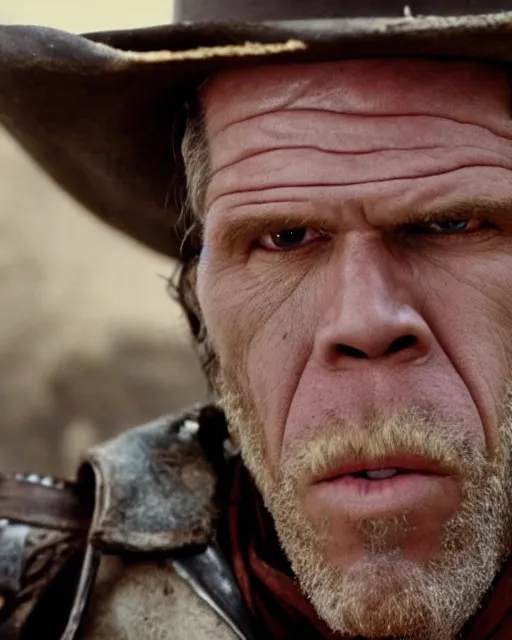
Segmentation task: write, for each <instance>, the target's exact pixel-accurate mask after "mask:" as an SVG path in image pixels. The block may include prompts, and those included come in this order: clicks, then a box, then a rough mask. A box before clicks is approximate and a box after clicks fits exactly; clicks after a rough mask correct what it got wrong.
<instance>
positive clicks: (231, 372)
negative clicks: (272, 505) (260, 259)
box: [197, 256, 325, 466]
mask: <svg viewBox="0 0 512 640" xmlns="http://www.w3.org/2000/svg"><path fill="white" fill-rule="evenodd" d="M218 263H220V260H219V261H218V262H217V260H215V259H214V257H213V256H211V257H208V258H205V259H202V260H201V264H200V266H199V269H198V279H197V295H198V300H199V303H200V306H201V309H202V312H203V316H204V320H205V324H206V328H207V331H208V333H209V335H210V339H211V340H212V344H213V347H214V349H215V352H216V354H217V356H218V358H219V364H220V370H221V375H222V376H223V377H224V378H225V380H226V381H227V383H228V384H229V382H230V381H234V382H236V384H237V386H239V387H241V389H242V390H243V391H244V393H245V394H246V395H247V396H248V397H249V398H250V400H251V402H250V404H251V405H252V409H253V411H255V412H257V417H258V420H259V422H260V423H261V424H262V425H263V428H264V430H265V434H264V435H265V441H266V445H267V451H268V454H269V458H270V460H269V462H270V464H271V465H272V466H275V465H277V462H278V460H279V457H280V447H281V441H282V437H283V430H284V424H285V422H286V418H287V413H288V410H289V406H290V403H291V400H292V398H293V395H294V393H295V390H296V388H297V385H298V383H299V380H300V377H301V374H302V370H303V367H304V365H305V363H306V362H307V360H308V357H309V354H310V352H311V348H312V344H313V340H314V333H315V326H316V323H317V318H318V311H317V310H318V309H319V307H320V301H319V300H318V299H317V298H318V292H319V291H322V290H323V289H325V287H321V286H318V283H317V282H315V281H314V280H318V278H315V276H314V275H313V274H311V273H307V272H306V271H305V270H304V269H302V268H300V266H299V268H295V269H294V270H293V271H292V272H290V273H289V274H288V275H287V276H285V275H284V274H283V269H275V268H273V267H271V266H270V265H269V264H266V265H265V264H261V263H259V264H258V265H254V266H252V265H245V266H242V265H239V264H232V265H228V266H225V267H223V268H222V269H221V268H219V267H218V266H217V264H218ZM296 266H297V265H296ZM277 273H278V274H279V275H277Z"/></svg>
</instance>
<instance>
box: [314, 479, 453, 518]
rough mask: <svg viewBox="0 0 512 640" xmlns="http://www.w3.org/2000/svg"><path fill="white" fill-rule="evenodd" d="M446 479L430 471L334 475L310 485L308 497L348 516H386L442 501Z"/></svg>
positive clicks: (320, 504)
mask: <svg viewBox="0 0 512 640" xmlns="http://www.w3.org/2000/svg"><path fill="white" fill-rule="evenodd" d="M449 482H451V480H450V478H448V477H447V476H442V475H437V474H429V473H403V474H399V475H396V476H393V477H392V478H386V479H384V480H368V479H366V478H360V477H355V476H337V477H335V478H332V479H330V480H325V481H322V482H318V483H317V484H315V485H313V486H312V487H310V490H311V493H310V498H311V500H312V505H314V508H315V509H328V510H333V509H334V510H335V511H338V512H343V513H345V514H346V515H347V517H348V518H350V519H352V518H354V519H360V518H376V517H389V516H392V515H398V514H403V513H407V512H409V511H411V510H416V509H419V508H422V507H428V506H429V505H432V503H433V502H437V503H438V502H439V500H441V501H443V499H446V490H447V487H448V484H447V483H449ZM308 493H309V492H308Z"/></svg>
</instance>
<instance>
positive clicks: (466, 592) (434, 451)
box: [218, 381, 512, 640]
mask: <svg viewBox="0 0 512 640" xmlns="http://www.w3.org/2000/svg"><path fill="white" fill-rule="evenodd" d="M218 388H219V391H220V395H221V398H222V406H223V408H224V410H225V412H226V416H227V419H228V422H229V425H230V430H231V434H232V437H233V439H234V440H235V441H236V442H237V444H238V445H239V446H240V450H241V455H242V458H243V460H244V464H245V466H246V467H247V468H248V470H249V471H250V473H251V475H252V476H253V478H254V480H255V483H256V485H257V487H258V489H259V491H260V493H261V495H262V497H263V500H264V502H265V505H266V506H267V508H268V510H269V512H270V513H271V515H272V517H273V520H274V523H275V527H276V531H277V534H278V537H279V540H280V543H281V546H282V548H283V550H284V552H285V554H286V555H287V557H288V559H289V561H290V563H291V566H292V569H293V571H294V574H295V576H296V577H297V579H298V581H299V583H300V586H301V589H302V591H303V593H304V594H305V595H306V597H307V598H308V599H309V600H310V601H311V603H312V605H313V607H314V608H315V610H316V612H317V614H318V615H319V616H320V618H322V619H323V620H324V621H325V622H326V623H327V625H328V626H329V627H330V628H331V629H332V630H333V631H334V632H339V633H341V634H345V635H347V636H363V637H367V638H389V637H395V638H410V639H414V640H449V639H451V638H453V637H454V636H455V635H456V634H457V633H458V632H459V631H460V629H461V628H462V627H463V625H464V623H465V622H466V621H467V620H468V619H469V618H470V617H471V616H472V615H473V614H474V613H475V611H476V610H477V608H478V606H479V604H480V602H481V600H482V598H483V596H484V594H485V593H486V591H487V590H488V589H489V587H490V586H491V584H492V582H493V580H494V578H495V577H496V574H497V572H498V571H499V569H500V567H501V565H502V564H503V562H504V560H505V559H506V557H507V556H508V554H509V552H510V550H511V548H512V545H511V534H510V531H511V529H512V518H511V514H510V505H511V497H512V473H511V469H510V466H511V465H510V459H511V452H512V409H511V405H510V394H507V399H506V402H504V408H503V415H502V419H501V421H500V432H499V435H500V439H499V446H498V447H497V449H496V450H495V451H494V452H493V454H492V456H486V455H484V454H483V453H482V452H481V451H480V450H479V449H478V447H477V446H476V445H475V444H474V442H473V441H472V440H471V439H469V438H467V437H466V438H464V437H459V438H457V437H455V436H454V429H453V426H450V425H446V424H441V423H439V422H438V421H435V420H433V419H432V418H431V417H430V416H429V414H428V412H427V413H426V412H425V411H423V410H414V409H413V410H407V411H403V412H399V413H397V414H394V415H393V416H377V415H375V416H371V417H369V419H368V420H367V422H366V424H365V425H364V427H363V428H361V427H359V428H358V429H354V428H351V427H350V426H348V425H346V424H344V423H343V422H342V421H340V420H336V419H334V420H330V421H329V424H327V425H325V427H323V428H320V429H319V428H316V429H315V437H314V439H312V440H308V442H306V443H302V444H300V445H298V446H296V447H294V448H293V450H291V451H290V452H289V453H288V454H287V455H286V456H285V457H284V458H283V461H282V465H281V469H280V472H279V477H278V478H274V477H273V476H272V474H271V473H270V471H269V464H268V457H267V453H266V445H265V438H264V430H263V427H262V425H261V423H260V422H259V420H258V419H257V415H258V414H257V411H256V410H255V406H254V403H253V401H252V399H251V397H250V394H248V393H247V390H242V389H241V388H240V387H239V385H238V383H237V382H231V383H229V384H226V382H225V381H222V382H220V383H219V385H218ZM400 450H403V451H408V452H416V453H418V454H420V455H424V456H427V457H429V458H430V459H433V460H437V461H439V462H440V463H442V464H449V465H450V466H452V467H453V466H454V465H456V466H458V468H459V470H460V473H461V476H462V478H463V487H462V493H463V498H462V503H461V507H460V509H459V510H458V512H457V513H456V514H455V515H454V516H452V517H451V518H450V519H449V520H448V521H447V523H446V525H445V527H444V530H443V532H442V539H441V545H440V549H441V551H440V552H439V553H438V554H437V555H436V557H434V558H432V559H431V560H430V561H429V562H427V563H425V564H419V563H417V562H413V561H411V560H408V559H407V558H405V557H404V555H403V554H402V553H401V549H400V546H397V545H395V544H393V543H391V542H390V541H392V540H397V539H399V538H400V536H403V535H406V533H407V528H408V527H409V523H408V520H407V516H406V515H404V516H403V517H402V516H401V517H396V518H387V519H376V520H365V521H361V522H359V523H357V525H356V526H357V530H358V533H359V535H360V537H361V539H362V540H363V541H364V544H365V549H366V554H365V556H364V559H362V560H361V561H360V562H357V563H356V564H355V565H353V566H351V567H350V569H349V570H342V569H341V568H340V567H338V566H337V565H336V564H333V563H332V562H329V560H328V559H327V558H326V555H325V544H323V541H324V540H325V534H326V531H327V530H328V528H329V523H328V522H323V523H312V522H311V521H310V520H309V519H308V518H307V517H306V515H305V514H304V512H303V510H302V508H301V502H300V499H299V495H298V485H299V484H300V482H301V480H303V479H304V478H305V477H309V476H311V475H318V473H321V471H322V469H328V468H329V465H332V462H333V461H334V460H336V459H337V458H338V459H339V457H340V454H342V455H343V456H344V457H346V456H349V457H351V458H353V459H354V460H356V459H357V458H358V457H360V458H362V457H365V456H368V454H371V455H372V456H373V457H375V456H377V455H386V454H389V453H396V452H398V451H400Z"/></svg>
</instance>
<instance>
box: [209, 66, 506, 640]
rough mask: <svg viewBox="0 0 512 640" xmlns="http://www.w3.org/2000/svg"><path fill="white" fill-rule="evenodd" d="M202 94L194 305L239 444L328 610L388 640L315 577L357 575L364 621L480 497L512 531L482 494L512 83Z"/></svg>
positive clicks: (492, 439)
mask: <svg viewBox="0 0 512 640" xmlns="http://www.w3.org/2000/svg"><path fill="white" fill-rule="evenodd" d="M202 97H203V102H204V109H205V115H206V123H207V132H208V137H209V142H210V149H211V162H212V179H211V182H210V184H209V187H208V190H207V194H206V207H205V220H204V249H203V252H202V256H201V261H200V266H199V271H198V283H197V292H198V298H199V302H200V305H201V308H202V310H203V313H204V318H205V322H206V326H207V329H208V332H209V334H210V337H211V340H212V342H213V345H214V348H215V351H216V353H217V355H218V358H219V363H220V372H221V376H220V385H221V388H222V389H223V391H224V393H225V396H226V397H225V400H226V410H227V412H228V416H229V417H230V418H231V422H232V428H233V432H234V436H235V437H236V438H237V439H238V440H239V441H240V444H241V448H242V454H243V456H244V458H245V460H246V464H247V466H248V467H249V469H250V470H251V471H252V472H253V474H254V475H255V477H256V480H257V482H258V485H259V487H260V489H261V491H262V494H263V496H264V498H265V500H266V502H267V505H268V506H269V509H270V510H271V512H272V514H273V516H274V519H275V521H276V526H277V529H278V532H279V534H280V536H281V539H282V544H283V547H284V548H285V550H286V552H287V553H288V555H289V556H290V559H291V560H292V564H293V566H294V568H295V570H296V573H297V574H298V577H299V579H300V580H301V582H302V584H303V587H304V590H305V591H307V592H308V593H309V595H310V596H311V597H312V600H313V602H314V603H315V604H316V606H317V609H319V610H320V613H321V615H322V616H323V617H324V618H326V619H327V621H328V622H329V624H331V627H332V628H336V629H340V630H341V629H343V630H349V631H350V630H351V629H352V630H353V631H354V633H355V632H361V633H367V634H370V633H371V634H374V637H379V634H380V633H381V632H380V631H379V629H380V627H379V623H378V621H376V620H374V621H373V622H371V621H368V622H367V623H365V622H364V612H363V613H361V612H359V613H358V614H357V615H356V614H353V615H352V614H351V613H350V612H349V613H347V612H346V611H341V610H336V611H334V609H335V608H336V607H335V604H332V603H331V609H333V610H332V611H327V610H323V609H322V607H321V604H318V603H317V600H318V601H319V602H320V600H321V599H322V598H325V593H324V594H323V595H322V596H321V597H320V595H318V594H319V593H320V592H319V591H318V590H321V588H322V587H321V584H320V583H321V582H322V581H324V583H325V584H329V589H330V590H331V591H332V589H334V588H335V585H336V584H337V583H339V582H342V581H343V580H344V579H345V578H346V577H347V576H349V577H350V579H351V580H352V586H351V589H352V590H353V591H357V590H356V589H355V588H354V581H355V582H356V583H357V584H359V585H362V588H363V592H364V591H365V588H364V587H365V585H366V591H365V592H366V596H365V597H366V601H367V602H371V603H372V604H371V606H372V608H373V610H376V609H378V604H379V597H380V598H384V596H383V595H382V594H383V591H382V587H383V585H385V584H388V583H389V581H390V580H391V578H390V576H393V579H396V580H397V582H398V583H400V581H402V582H405V581H406V580H407V579H408V576H411V575H415V576H416V575H418V576H419V575H420V574H417V573H414V572H415V571H416V570H418V571H420V572H421V571H422V570H423V568H425V571H426V572H427V573H428V572H430V573H432V567H434V566H435V565H436V563H437V564H438V565H442V564H445V565H446V566H448V564H450V562H452V561H453V563H455V564H457V562H458V561H457V558H453V557H452V556H448V554H449V552H454V551H457V552H458V554H459V555H458V556H457V557H461V558H462V556H463V555H464V554H463V551H464V549H463V547H467V546H468V544H467V540H471V539H475V538H477V537H478V532H476V531H470V529H471V526H473V525H472V524H471V522H473V521H477V520H478V516H477V515H475V513H473V514H472V515H468V514H467V513H466V511H467V509H468V508H469V507H468V504H469V502H471V500H473V502H474V503H475V504H476V503H478V504H479V505H480V507H478V508H480V511H482V513H484V512H485V510H486V508H489V509H491V508H495V519H497V520H500V521H501V522H502V523H503V522H504V521H505V520H506V519H507V518H508V504H507V503H506V502H505V504H499V505H497V503H498V502H499V501H500V498H499V495H498V496H496V495H494V496H491V495H490V494H489V492H488V491H487V490H488V489H489V487H488V486H487V485H489V486H490V485H492V484H493V483H492V482H490V481H489V478H490V476H491V475H492V474H494V479H496V477H498V478H499V480H500V482H503V483H504V485H506V484H507V479H506V477H505V476H506V470H505V465H506V458H507V454H508V444H507V443H506V442H505V441H506V438H507V437H508V436H507V434H508V433H509V432H508V430H507V427H508V421H509V414H508V412H507V410H506V403H507V400H508V384H509V382H510V364H511V357H510V349H509V345H510V343H511V339H512V335H511V333H512V319H511V318H512V316H511V313H512V286H511V282H512V120H511V117H510V113H511V99H510V97H511V96H510V91H509V86H508V84H507V81H506V77H505V74H504V73H502V72H500V71H498V70H495V69H492V68H486V67H484V66H483V65H482V66H481V65H478V64H476V63H455V62H453V63H446V62H434V61H420V60H367V61H361V60H358V61H349V62H337V63H329V64H322V65H307V66H302V65H301V66H287V67H279V68H256V69H252V70H249V71H248V70H241V71H231V72H223V73H220V74H219V75H218V76H216V77H214V78H213V79H211V80H210V82H209V83H208V84H207V86H206V88H205V89H204V92H203V96H202ZM486 465H487V466H486ZM493 465H494V466H493ZM491 467H492V469H491ZM475 469H477V470H478V473H476V472H475ZM484 485H486V486H487V488H484ZM486 491H487V493H486ZM491 493H492V491H491ZM501 495H503V486H502V491H501ZM475 496H476V497H475ZM491 503H492V504H491ZM485 504H487V507H484V506H483V505H485ZM471 508H473V509H476V510H478V508H477V507H475V506H474V505H473V507H471ZM290 510H291V511H293V514H290V513H285V512H286V511H290ZM461 513H466V515H465V516H464V517H466V521H464V522H460V521H459V520H460V517H462V516H460V514H461ZM458 517H459V520H457V518H458ZM482 517H485V516H482ZM454 523H456V524H454ZM474 526H477V525H474ZM464 527H466V528H464ZM497 527H498V528H497V531H496V532H495V540H494V543H492V541H491V542H490V543H489V545H488V546H489V547H490V548H491V547H492V553H491V555H492V556H493V557H492V558H491V559H489V560H488V566H487V569H486V571H487V573H486V574H485V578H484V579H483V581H482V582H481V583H479V584H478V585H477V586H475V585H473V587H474V588H473V592H474V593H473V594H472V599H471V598H469V597H466V598H465V600H466V601H469V600H471V602H470V604H469V605H468V606H469V607H470V608H471V607H472V608H474V606H475V604H476V602H477V601H478V599H479V598H480V597H481V595H482V591H483V590H485V588H486V586H487V585H488V583H489V581H490V580H491V579H492V576H493V575H494V573H495V572H496V569H497V567H498V565H499V562H500V560H501V559H502V556H503V554H504V548H503V545H504V541H503V530H504V527H502V528H500V526H499V525H497ZM372 531H373V533H372ZM454 531H455V532H456V533H454ZM376 532H377V533H376ZM450 532H451V533H450ZM450 535H451V538H450V540H449V541H448V537H449V536H450ZM376 536H377V537H376ZM454 536H455V538H454ZM457 536H460V540H459V542H460V544H459V545H457ZM464 536H467V540H466V538H465V537H464ZM491 537H492V534H491ZM377 538H378V540H377ZM462 538H464V542H462ZM480 542H482V541H480ZM475 544H476V543H475ZM482 544H483V543H482ZM457 546H459V547H460V548H459V549H455V547H457ZM313 547H314V549H313ZM448 547H450V549H448ZM473 551H474V553H472V559H471V562H473V564H475V563H476V564H478V562H481V563H482V562H483V560H482V555H485V554H484V552H483V551H482V549H480V550H475V549H474V550H473ZM486 553H487V552H486ZM443 554H444V555H443ZM466 555H468V554H466ZM469 555H471V554H469ZM306 556H307V558H306ZM304 558H306V559H304ZM465 562H466V564H467V563H468V562H470V561H469V560H468V559H467V558H466V561H465ZM461 563H462V560H461ZM450 566H451V567H452V569H453V566H452V565H450ZM474 568H475V567H473V570H474ZM479 570H480V571H481V572H485V571H484V569H482V567H480V568H479ZM315 572H316V573H315ZM322 572H323V573H322ZM329 572H330V573H329ZM434 573H435V572H434ZM438 573H439V572H438ZM451 573H452V574H454V573H455V571H454V570H451ZM470 573H471V572H468V575H469V574H470ZM429 575H430V574H429ZM464 575H466V574H464ZM321 576H322V577H321ZM441 577H442V575H441ZM420 579H421V578H420V577H418V580H420ZM329 580H330V581H331V582H329ZM358 581H359V582H358ZM465 581H466V577H463V576H462V574H461V575H460V576H459V582H462V583H463V582H465ZM441 582H442V581H441ZM464 586H465V585H464V584H459V585H458V586H457V587H456V590H457V589H458V591H459V592H460V591H461V589H462V587H464ZM371 588H375V594H374V596H375V597H373V598H372V597H371V596H369V595H368V593H369V591H368V589H371ZM315 589H317V591H318V593H317V596H318V597H316V599H315V593H314V591H315ZM427 591H428V588H427ZM379 594H380V595H379ZM336 599H337V600H340V597H337V598H336ZM341 599H343V598H341ZM363 599H364V598H363ZM354 606H355V605H354ZM454 606H455V605H454ZM457 607H459V610H460V606H459V605H457ZM457 607H455V608H457ZM338 608H339V607H338ZM424 608H425V607H424ZM383 611H384V609H383ZM369 613H371V612H369ZM470 613H471V611H469V610H468V611H465V614H464V615H466V617H467V615H469V614H470ZM382 615H388V614H382ZM422 615H423V617H424V618H425V619H426V617H427V614H426V613H425V612H423V614H422ZM398 617H400V616H398ZM356 618H357V620H356ZM411 619H412V618H411ZM368 620H370V618H368ZM460 623H461V620H457V621H453V622H452V627H456V626H457V625H459V626H460ZM358 624H359V627H358V626H357V625H358ZM365 624H366V627H365V626H364V625H365ZM411 624H412V625H413V626H412V627H411V628H413V629H414V628H417V629H418V634H417V635H418V636H422V634H423V635H425V636H428V634H426V633H425V632H424V631H422V630H419V625H420V623H419V622H417V621H416V622H414V624H413V623H411ZM351 625H352V626H351ZM372 625H373V626H372ZM414 625H416V626H414ZM432 628H433V627H432ZM408 629H409V632H410V628H409V627H408ZM385 631H386V632H384V631H382V635H386V636H387V635H389V634H390V633H393V629H392V628H389V627H388V628H387V630H385ZM450 632H453V628H451V629H450ZM396 633H397V634H399V633H402V631H400V629H399V630H398V631H396Z"/></svg>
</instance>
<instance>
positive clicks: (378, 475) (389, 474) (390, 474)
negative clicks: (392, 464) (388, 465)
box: [347, 469, 412, 480]
mask: <svg viewBox="0 0 512 640" xmlns="http://www.w3.org/2000/svg"><path fill="white" fill-rule="evenodd" d="M405 473H412V471H411V470H410V469H374V470H372V471H368V470H364V471H357V472H356V473H349V474H347V475H349V476H352V477H353V478H363V479H364V480H389V478H394V477H395V476H398V475H404V474H405Z"/></svg>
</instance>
